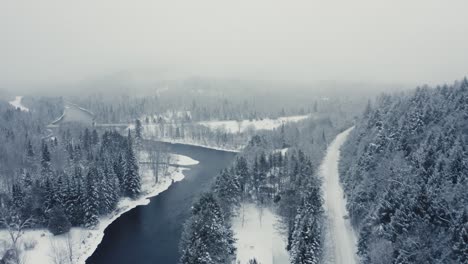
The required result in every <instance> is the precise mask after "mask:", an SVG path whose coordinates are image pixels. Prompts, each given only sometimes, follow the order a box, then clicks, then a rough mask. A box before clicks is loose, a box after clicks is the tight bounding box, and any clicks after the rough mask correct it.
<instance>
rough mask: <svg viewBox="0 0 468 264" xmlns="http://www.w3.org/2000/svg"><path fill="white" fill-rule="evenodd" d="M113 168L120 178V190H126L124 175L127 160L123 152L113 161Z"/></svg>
mask: <svg viewBox="0 0 468 264" xmlns="http://www.w3.org/2000/svg"><path fill="white" fill-rule="evenodd" d="M113 169H114V173H115V175H116V176H117V179H118V183H119V192H120V190H124V175H125V160H124V158H123V156H122V154H119V155H118V158H117V160H115V161H114V162H113Z"/></svg>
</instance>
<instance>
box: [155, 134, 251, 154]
mask: <svg viewBox="0 0 468 264" xmlns="http://www.w3.org/2000/svg"><path fill="white" fill-rule="evenodd" d="M156 140H157V141H161V142H167V143H174V144H184V145H190V146H197V147H202V148H207V149H214V150H220V151H227V152H235V153H238V152H240V151H241V150H242V148H243V146H242V147H239V148H237V149H234V148H227V147H219V146H213V145H210V144H208V143H199V142H197V141H194V140H191V139H188V138H185V139H171V138H157V139H156Z"/></svg>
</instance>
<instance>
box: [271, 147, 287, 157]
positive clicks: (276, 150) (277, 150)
mask: <svg viewBox="0 0 468 264" xmlns="http://www.w3.org/2000/svg"><path fill="white" fill-rule="evenodd" d="M288 150H289V148H282V149H275V150H273V153H274V154H276V153H281V155H283V156H284V155H286V152H288Z"/></svg>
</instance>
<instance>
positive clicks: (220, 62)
mask: <svg viewBox="0 0 468 264" xmlns="http://www.w3.org/2000/svg"><path fill="white" fill-rule="evenodd" d="M466 10H468V2H467V1H464V0H460V1H455V0H453V1H435V0H412V1H404V0H393V1H388V0H385V1H382V0H359V1H312V0H308V1H275V0H236V1H227V0H197V1H179V0H171V1H164V2H163V1H123V0H105V1H104V0H103V1H61V0H58V1H51V0H41V1H21V0H15V1H8V0H0V40H1V41H0V58H1V59H0V89H10V90H11V89H16V88H19V87H23V88H24V87H45V86H54V85H55V86H57V85H61V84H71V83H80V82H86V81H87V80H95V79H106V78H111V79H112V78H116V77H118V78H122V75H125V74H131V76H132V78H134V79H139V80H153V79H154V80H164V79H177V78H189V77H193V76H197V77H202V78H218V79H223V78H226V79H229V78H233V79H244V80H269V81H275V80H278V81H299V82H313V81H328V80H332V81H339V82H347V81H349V82H372V83H405V84H423V83H429V84H437V83H445V82H452V81H454V80H455V79H460V78H461V77H463V76H464V75H466V74H467V73H468V52H466V51H467V47H468V34H467V33H468V20H467V19H466Z"/></svg>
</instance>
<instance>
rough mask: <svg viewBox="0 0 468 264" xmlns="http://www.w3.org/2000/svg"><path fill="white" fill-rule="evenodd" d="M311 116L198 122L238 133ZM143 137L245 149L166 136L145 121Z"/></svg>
mask: <svg viewBox="0 0 468 264" xmlns="http://www.w3.org/2000/svg"><path fill="white" fill-rule="evenodd" d="M183 114H187V115H189V114H190V113H189V112H187V113H185V112H176V113H172V114H167V113H166V114H165V115H164V120H166V122H169V123H172V122H174V119H173V118H174V115H175V116H176V117H179V116H180V115H183ZM308 117H310V115H298V116H288V117H280V118H278V119H268V118H267V119H262V120H252V121H251V120H242V121H235V120H224V121H203V122H198V124H199V125H202V126H205V127H208V128H209V129H211V130H224V131H227V132H228V133H232V134H236V133H240V132H245V131H248V130H254V131H255V130H273V129H275V128H278V127H280V126H281V125H282V124H285V123H288V122H299V121H301V120H304V119H306V118H308ZM145 118H146V117H143V118H142V119H141V120H145ZM152 118H153V117H152ZM142 125H143V132H142V135H143V138H147V139H151V138H153V139H157V140H159V141H162V142H168V143H180V144H186V145H192V146H200V147H205V148H210V149H215V150H221V151H230V152H240V151H241V150H242V149H243V147H244V146H243V145H241V146H237V147H233V146H220V145H217V144H215V143H212V142H208V141H205V140H203V139H202V140H194V139H191V138H189V137H186V138H180V139H174V138H171V137H166V136H162V135H161V126H160V125H159V124H157V123H150V124H146V123H143V124H142ZM128 128H129V129H132V130H133V129H135V125H134V124H131V125H129V127H128Z"/></svg>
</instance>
